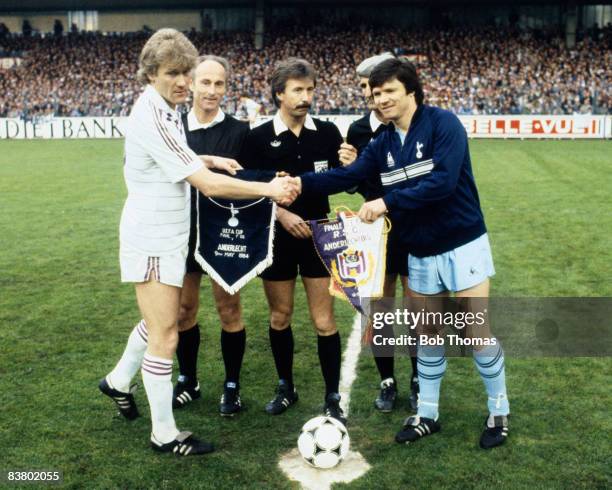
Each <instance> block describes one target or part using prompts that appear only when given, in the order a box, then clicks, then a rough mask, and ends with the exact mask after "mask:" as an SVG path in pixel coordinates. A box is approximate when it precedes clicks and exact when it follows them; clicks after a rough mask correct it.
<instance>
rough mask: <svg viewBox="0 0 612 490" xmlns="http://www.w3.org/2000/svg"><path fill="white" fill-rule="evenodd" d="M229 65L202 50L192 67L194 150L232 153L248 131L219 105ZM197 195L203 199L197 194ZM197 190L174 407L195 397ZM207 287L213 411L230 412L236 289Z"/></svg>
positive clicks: (237, 330)
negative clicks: (215, 391) (217, 330)
mask: <svg viewBox="0 0 612 490" xmlns="http://www.w3.org/2000/svg"><path fill="white" fill-rule="evenodd" d="M229 72H230V66H229V63H228V61H227V60H226V59H225V58H222V57H220V56H213V55H205V56H202V57H200V59H199V60H198V64H197V66H196V68H195V69H194V72H193V76H192V82H191V91H192V92H193V107H192V109H191V111H190V112H189V113H188V114H186V115H184V116H183V126H184V128H185V133H186V136H187V143H188V145H189V147H190V148H191V149H192V150H194V151H195V152H196V153H197V154H199V155H217V156H224V157H229V158H237V157H238V155H239V154H240V152H241V150H242V147H243V144H244V142H245V139H246V136H247V134H248V132H249V125H248V123H245V122H241V121H238V120H237V119H235V118H233V117H232V116H229V115H227V114H225V113H224V112H223V111H222V110H221V107H220V104H221V101H222V99H223V96H224V95H225V92H226V89H227V80H228V76H229ZM199 199H206V198H205V197H204V196H202V195H201V194H200V195H199ZM197 201H198V192H197V191H196V189H195V188H193V187H192V189H191V232H190V236H189V253H188V255H187V264H186V274H185V280H184V282H183V289H182V292H181V306H180V311H179V320H178V323H179V341H178V346H177V349H176V355H177V358H178V362H179V369H180V376H179V378H178V382H177V384H176V386H175V387H174V398H173V407H174V408H180V407H183V406H185V405H186V404H188V403H190V402H191V401H193V400H195V399H197V398H200V396H201V394H200V385H199V383H198V379H197V360H198V350H199V346H200V327H199V325H198V320H197V315H198V308H199V296H200V282H201V279H202V274H203V272H204V271H203V270H202V268H201V267H200V265H199V264H198V263H197V262H196V260H195V258H194V251H195V248H196V239H197V237H196V233H197V226H196V220H197V212H196V203H197ZM211 284H212V291H213V295H214V299H215V303H216V306H217V311H218V313H219V319H220V321H221V352H222V354H223V362H224V364H225V381H224V385H223V395H222V396H221V402H220V404H219V412H220V413H221V415H224V416H232V415H234V414H236V413H237V412H239V411H240V408H241V401H240V392H239V389H240V384H239V382H240V369H241V366H242V359H243V356H244V350H245V345H246V331H245V329H244V324H243V323H242V318H241V309H240V294H239V293H236V294H234V295H230V294H228V293H227V292H226V291H225V290H224V289H223V288H221V286H219V285H218V284H217V283H216V282H214V281H212V280H211Z"/></svg>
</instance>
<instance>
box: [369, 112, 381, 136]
mask: <svg viewBox="0 0 612 490" xmlns="http://www.w3.org/2000/svg"><path fill="white" fill-rule="evenodd" d="M381 124H385V123H384V122H382V121H381V120H380V119H378V117H376V113H375V112H374V111H371V112H370V128H372V132H373V133H375V132H376V130H377V129H378V128H379V127H380V125H381Z"/></svg>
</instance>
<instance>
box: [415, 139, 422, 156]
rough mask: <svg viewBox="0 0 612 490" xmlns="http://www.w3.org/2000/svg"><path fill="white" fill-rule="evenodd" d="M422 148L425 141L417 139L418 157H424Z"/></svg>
mask: <svg viewBox="0 0 612 490" xmlns="http://www.w3.org/2000/svg"><path fill="white" fill-rule="evenodd" d="M421 148H423V143H420V142H418V141H417V144H416V157H417V158H423V153H422V152H421Z"/></svg>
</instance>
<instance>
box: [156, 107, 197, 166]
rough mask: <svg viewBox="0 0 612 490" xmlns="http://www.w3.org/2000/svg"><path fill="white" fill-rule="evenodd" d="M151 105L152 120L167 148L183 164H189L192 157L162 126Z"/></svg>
mask: <svg viewBox="0 0 612 490" xmlns="http://www.w3.org/2000/svg"><path fill="white" fill-rule="evenodd" d="M150 105H151V109H152V110H153V120H154V123H155V127H156V128H157V131H158V132H159V134H160V136H161V137H162V139H163V140H164V143H166V145H167V146H168V148H169V149H170V150H171V151H172V152H173V153H175V154H176V155H177V156H178V157H179V158H180V159H181V160H182V161H183V163H184V164H185V165H189V164H191V162H192V159H191V158H190V157H189V154H188V153H186V152H185V151H184V150H183V149H182V148H181V147H180V145H179V144H178V143H177V142H176V140H175V139H174V138H173V137H172V135H171V134H170V133H169V132H168V130H167V129H166V128H165V127H164V125H163V123H162V122H161V120H160V119H159V114H158V113H157V110H156V108H155V106H154V105H153V104H150Z"/></svg>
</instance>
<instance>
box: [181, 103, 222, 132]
mask: <svg viewBox="0 0 612 490" xmlns="http://www.w3.org/2000/svg"><path fill="white" fill-rule="evenodd" d="M224 119H225V113H224V112H223V111H222V110H221V109H219V110H218V111H217V114H216V115H215V117H214V118H213V120H212V121H210V122H207V123H201V122H200V121H198V118H197V117H196V115H195V111H194V110H193V108H192V109H191V110H190V111H189V114H187V130H188V131H195V130H197V129H208V128H212V127H213V126H216V125H217V124H219V123H221V122H223V121H224Z"/></svg>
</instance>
